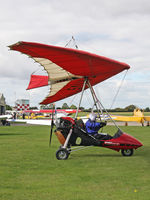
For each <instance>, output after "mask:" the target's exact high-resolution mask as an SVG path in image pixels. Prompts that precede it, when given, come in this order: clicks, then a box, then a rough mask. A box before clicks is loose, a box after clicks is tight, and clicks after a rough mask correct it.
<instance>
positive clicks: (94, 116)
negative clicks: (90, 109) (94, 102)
mask: <svg viewBox="0 0 150 200" xmlns="http://www.w3.org/2000/svg"><path fill="white" fill-rule="evenodd" d="M96 117H97V116H96V114H94V113H91V114H90V115H89V118H90V120H91V121H95V120H96Z"/></svg>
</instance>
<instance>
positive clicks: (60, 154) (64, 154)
mask: <svg viewBox="0 0 150 200" xmlns="http://www.w3.org/2000/svg"><path fill="white" fill-rule="evenodd" d="M69 155H70V152H69V151H68V150H67V149H63V148H62V149H59V150H58V151H57V152H56V158H57V159H58V160H66V159H68V156H69Z"/></svg>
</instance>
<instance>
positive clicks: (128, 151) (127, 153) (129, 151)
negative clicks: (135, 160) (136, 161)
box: [121, 149, 133, 156]
mask: <svg viewBox="0 0 150 200" xmlns="http://www.w3.org/2000/svg"><path fill="white" fill-rule="evenodd" d="M121 153H122V155H123V156H132V155H133V149H122V150H121Z"/></svg>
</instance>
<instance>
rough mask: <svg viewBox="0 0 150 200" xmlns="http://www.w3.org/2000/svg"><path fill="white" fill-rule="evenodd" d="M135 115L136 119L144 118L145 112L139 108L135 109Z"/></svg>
mask: <svg viewBox="0 0 150 200" xmlns="http://www.w3.org/2000/svg"><path fill="white" fill-rule="evenodd" d="M133 115H134V116H135V117H144V114H143V111H141V110H140V109H139V108H136V109H134V112H133Z"/></svg>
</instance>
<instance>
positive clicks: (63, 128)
mask: <svg viewBox="0 0 150 200" xmlns="http://www.w3.org/2000/svg"><path fill="white" fill-rule="evenodd" d="M85 84H88V86H89V88H90V91H91V93H92V96H93V100H94V105H95V106H96V108H97V112H98V115H99V118H100V120H102V116H103V110H104V107H103V105H102V104H101V103H100V101H99V100H98V99H97V97H96V94H95V92H94V89H93V87H92V86H91V85H90V82H89V81H88V80H85ZM84 87H85V86H83V89H82V94H81V99H82V95H83V92H84ZM80 103H81V100H80ZM79 106H80V105H79ZM105 111H106V110H105ZM106 112H107V111H106ZM107 116H108V117H107V119H109V120H112V121H113V119H112V118H111V116H110V115H109V113H108V112H107ZM105 119H106V116H105ZM113 122H114V121H113ZM114 124H115V126H116V127H117V132H116V133H115V134H114V136H111V135H109V134H104V133H101V134H99V137H98V138H96V137H94V136H92V135H89V134H88V133H87V132H86V128H85V124H84V122H83V120H82V119H79V120H77V113H76V117H75V119H73V118H70V117H62V118H60V119H59V122H58V121H57V123H56V130H55V134H56V136H57V138H58V140H59V142H60V143H61V146H60V148H59V149H58V150H57V152H56V158H57V159H58V160H65V159H67V158H68V157H69V155H70V153H72V152H73V151H77V150H81V149H84V148H87V147H89V146H96V147H105V148H109V149H112V150H115V151H118V152H119V151H121V153H122V155H123V156H132V155H133V152H134V149H137V148H139V147H141V146H142V143H141V142H139V141H138V140H137V139H135V138H134V137H132V136H131V135H129V134H127V133H124V132H123V131H122V130H121V129H120V128H119V127H118V126H117V125H116V123H115V122H114Z"/></svg>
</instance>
